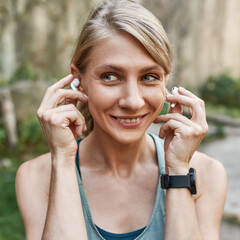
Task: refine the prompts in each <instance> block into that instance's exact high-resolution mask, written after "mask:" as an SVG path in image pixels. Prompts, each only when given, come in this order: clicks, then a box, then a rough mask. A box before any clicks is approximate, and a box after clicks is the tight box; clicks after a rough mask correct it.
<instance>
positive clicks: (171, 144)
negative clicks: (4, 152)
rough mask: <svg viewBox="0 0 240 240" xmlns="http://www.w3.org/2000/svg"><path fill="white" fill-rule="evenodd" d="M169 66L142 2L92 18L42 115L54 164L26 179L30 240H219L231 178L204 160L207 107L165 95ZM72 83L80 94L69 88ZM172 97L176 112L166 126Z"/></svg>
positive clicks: (33, 165) (113, 1) (44, 161)
mask: <svg viewBox="0 0 240 240" xmlns="http://www.w3.org/2000/svg"><path fill="white" fill-rule="evenodd" d="M171 61H172V53H171V49H170V45H169V42H168V39H167V36H166V34H165V32H164V30H163V28H162V26H161V24H160V23H159V22H158V20H157V19H156V18H155V17H154V16H153V15H152V14H151V13H150V12H149V11H147V10H146V9H145V8H143V7H142V6H140V5H139V4H137V3H136V2H135V1H131V0H129V1H127V0H121V1H117V0H110V1H106V2H104V3H102V4H101V5H100V6H99V7H97V8H96V9H95V11H93V13H92V14H91V16H90V18H89V19H88V21H87V22H86V24H85V25H84V27H83V29H82V31H81V34H80V37H79V41H78V45H77V48H76V51H75V54H74V57H73V60H72V65H71V74H70V75H69V76H67V77H65V78H63V79H61V80H60V81H58V82H57V83H55V84H54V85H53V86H51V87H49V88H48V90H47V92H46V94H45V96H44V99H43V101H42V103H41V106H40V107H39V109H38V117H39V120H40V123H41V125H42V128H43V131H44V133H45V136H46V139H47V142H48V145H49V148H50V153H47V154H45V155H43V156H40V157H38V158H36V159H33V160H31V161H28V162H26V163H24V164H23V165H22V166H21V167H20V168H19V170H18V173H17V177H16V189H17V198H18V204H19V207H20V211H21V214H22V217H23V220H24V224H25V228H26V236H27V239H51V240H53V239H58V240H59V239H71V240H73V239H148V240H151V239H154V240H155V239H184V240H186V239H191V240H192V239H211V240H213V239H218V237H219V225H220V220H221V216H222V212H223V207H224V202H225V194H226V175H225V171H224V168H223V167H222V165H221V164H220V163H219V162H217V161H216V160H214V159H211V158H209V157H208V156H206V155H204V154H201V153H199V152H196V149H197V147H198V145H199V143H200V142H201V140H202V139H203V137H204V136H205V134H206V132H207V129H208V127H207V123H206V116H205V109H204V103H203V101H202V100H201V99H199V98H198V97H196V96H195V95H194V94H192V93H191V92H189V91H188V90H185V89H184V88H179V91H178V94H177V95H171V94H169V95H166V94H165V93H166V85H167V78H168V75H169V74H170V72H171ZM74 78H78V79H79V80H80V85H79V86H78V88H77V90H78V91H74V90H71V89H66V88H65V87H66V86H67V85H69V84H70V83H71V82H72V81H73V79H74ZM165 98H166V100H167V101H168V102H169V103H171V104H172V103H174V104H176V105H175V107H173V108H172V109H171V113H170V114H165V115H160V116H159V113H160V112H161V109H162V107H163V103H164V99H165ZM77 101H80V102H81V107H80V111H79V110H78V109H77V108H76V103H77ZM63 102H64V103H65V104H64V105H60V104H61V103H63ZM184 105H185V106H187V107H188V108H189V112H190V113H191V116H192V117H191V119H188V118H186V117H184V116H183V115H182V106H184ZM82 114H83V115H84V116H83V115H82ZM152 122H155V123H163V125H162V127H161V128H160V132H159V137H158V136H155V135H149V134H147V133H146V130H147V128H148V127H149V125H150V124H151V123H152ZM82 133H84V134H85V135H86V137H84V138H83V139H82V140H81V141H80V143H79V141H78V142H76V137H79V136H81V135H82ZM160 138H161V139H164V141H163V140H161V139H160ZM163 146H164V147H163ZM190 168H194V169H195V170H196V172H197V177H196V178H197V183H196V184H195V185H194V181H193V180H194V179H193V177H194V176H192V175H191V174H193V173H189V169H190ZM165 173H166V174H168V175H163V174H165ZM160 175H161V176H162V177H161V179H162V186H161V184H160V181H159V179H160ZM181 175H182V176H183V177H181ZM190 175H191V177H190ZM168 176H170V177H168ZM172 176H175V180H174V177H172ZM183 179H185V180H186V179H187V182H185V183H183V182H182V180H183ZM166 180H170V185H169V184H168V182H167V181H166ZM190 180H191V182H190ZM179 184H182V185H181V186H179ZM179 187H180V188H179ZM163 188H167V189H166V190H165V189H163ZM189 190H191V191H189ZM196 190H197V193H196V192H194V191H196ZM79 191H80V193H79ZM195 193H196V194H195Z"/></svg>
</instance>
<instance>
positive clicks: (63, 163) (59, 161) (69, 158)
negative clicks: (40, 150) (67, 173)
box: [52, 153, 76, 168]
mask: <svg viewBox="0 0 240 240" xmlns="http://www.w3.org/2000/svg"><path fill="white" fill-rule="evenodd" d="M75 159H76V155H72V154H71V155H63V154H56V153H55V154H52V166H53V168H59V167H69V166H70V167H72V166H73V165H74V166H75Z"/></svg>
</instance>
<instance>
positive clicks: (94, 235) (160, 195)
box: [76, 133, 166, 240]
mask: <svg viewBox="0 0 240 240" xmlns="http://www.w3.org/2000/svg"><path fill="white" fill-rule="evenodd" d="M149 135H150V136H151V137H152V138H153V140H154V143H155V147H156V151H157V158H158V166H159V171H160V175H161V174H164V173H165V160H164V146H163V144H164V142H163V140H161V139H160V138H159V137H157V136H155V135H154V134H151V133H150V134H149ZM77 156H78V151H77ZM76 171H77V179H78V185H79V190H80V196H81V201H82V207H83V214H84V219H85V224H86V229H87V235H88V240H98V239H102V240H104V238H103V237H102V236H101V234H100V233H99V231H98V229H97V227H96V226H95V224H94V222H93V219H92V215H91V211H90V208H89V205H88V202H87V198H86V195H85V192H84V189H83V186H82V180H81V175H80V169H79V165H78V161H76ZM165 199H166V190H163V189H162V188H161V184H160V178H159V180H158V187H157V194H156V199H155V204H154V208H153V211H152V215H151V218H150V221H149V223H148V225H147V226H146V227H145V229H144V231H143V232H142V233H141V234H140V235H139V236H138V237H137V238H135V240H163V239H164V226H165ZM119 240H120V239H119Z"/></svg>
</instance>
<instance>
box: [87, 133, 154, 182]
mask: <svg viewBox="0 0 240 240" xmlns="http://www.w3.org/2000/svg"><path fill="white" fill-rule="evenodd" d="M86 147H87V149H86V150H87V152H88V153H89V154H88V157H87V158H88V160H90V161H91V162H92V163H93V165H94V166H98V167H99V166H101V167H103V168H104V169H106V170H110V171H111V172H112V173H113V174H114V175H115V176H119V177H123V176H124V177H127V176H129V175H131V173H132V171H134V169H135V168H136V166H137V165H138V164H139V163H140V164H141V163H143V164H144V162H145V161H148V162H150V163H151V161H149V159H151V160H152V161H154V162H155V161H156V158H155V147H154V143H153V141H152V140H151V137H150V136H148V134H146V133H144V135H143V136H142V137H141V138H139V139H138V140H137V141H135V142H131V143H130V144H129V143H127V144H126V143H120V142H117V141H116V140H115V139H113V138H111V137H110V136H109V135H107V134H106V133H103V132H100V131H97V129H95V130H93V132H92V133H91V134H90V135H89V136H88V137H87V139H86ZM93 149H94V150H93Z"/></svg>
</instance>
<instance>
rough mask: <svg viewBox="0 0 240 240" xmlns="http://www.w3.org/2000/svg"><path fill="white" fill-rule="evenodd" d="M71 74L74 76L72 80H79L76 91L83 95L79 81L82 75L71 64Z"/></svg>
mask: <svg viewBox="0 0 240 240" xmlns="http://www.w3.org/2000/svg"><path fill="white" fill-rule="evenodd" d="M71 74H72V75H73V76H74V78H77V79H79V81H80V84H79V86H78V89H79V90H80V91H81V92H83V93H84V89H83V87H82V83H81V79H82V75H81V73H80V71H79V70H78V68H77V67H76V65H74V64H73V63H72V64H71Z"/></svg>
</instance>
